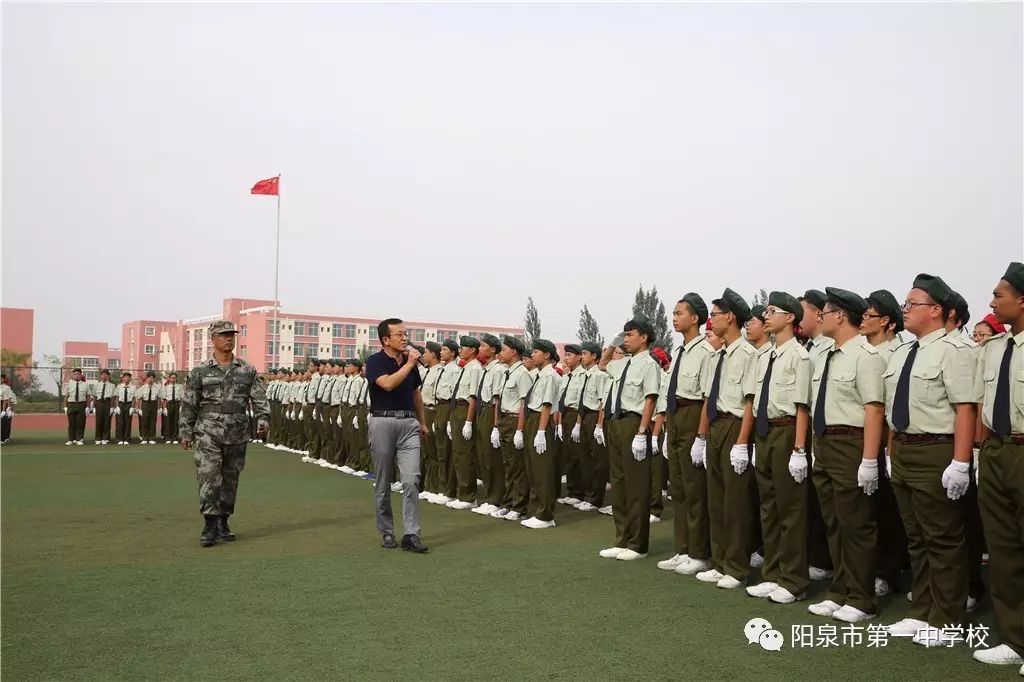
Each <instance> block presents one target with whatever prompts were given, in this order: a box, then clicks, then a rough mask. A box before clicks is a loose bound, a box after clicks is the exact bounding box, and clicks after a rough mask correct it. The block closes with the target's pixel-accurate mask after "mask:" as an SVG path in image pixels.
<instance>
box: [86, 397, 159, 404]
mask: <svg viewBox="0 0 1024 682" xmlns="http://www.w3.org/2000/svg"><path fill="white" fill-rule="evenodd" d="M108 400H112V398H111V397H110V396H109V395H108V396H107V397H106V398H96V402H98V403H105V402H107V401H108ZM167 402H171V401H170V400H168V401H167Z"/></svg>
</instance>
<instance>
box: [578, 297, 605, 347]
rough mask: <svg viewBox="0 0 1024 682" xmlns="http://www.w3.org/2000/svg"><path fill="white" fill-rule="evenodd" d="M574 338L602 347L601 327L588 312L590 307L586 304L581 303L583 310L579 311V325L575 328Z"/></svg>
mask: <svg viewBox="0 0 1024 682" xmlns="http://www.w3.org/2000/svg"><path fill="white" fill-rule="evenodd" d="M576 338H578V339H579V340H580V343H588V342H594V343H597V344H599V345H600V346H601V347H602V348H603V347H604V337H603V336H601V328H600V327H599V326H598V324H597V320H595V319H594V316H593V315H591V314H590V308H588V307H587V304H586V303H584V304H583V310H581V311H580V327H579V329H577V330H576Z"/></svg>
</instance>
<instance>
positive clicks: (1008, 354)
mask: <svg viewBox="0 0 1024 682" xmlns="http://www.w3.org/2000/svg"><path fill="white" fill-rule="evenodd" d="M1013 345H1014V344H1013V337H1012V336H1011V337H1010V338H1008V339H1006V350H1004V351H1003V361H1002V362H1001V363H999V377H998V378H997V379H996V397H995V400H994V401H993V403H992V432H993V433H995V434H996V435H997V436H1000V437H1002V436H1006V435H1008V434H1009V433H1010V360H1011V359H1012V358H1013Z"/></svg>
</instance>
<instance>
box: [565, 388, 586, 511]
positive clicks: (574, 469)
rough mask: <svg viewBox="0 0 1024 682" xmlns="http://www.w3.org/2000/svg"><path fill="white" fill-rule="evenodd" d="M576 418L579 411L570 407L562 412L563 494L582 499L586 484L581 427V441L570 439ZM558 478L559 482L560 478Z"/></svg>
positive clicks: (584, 494)
mask: <svg viewBox="0 0 1024 682" xmlns="http://www.w3.org/2000/svg"><path fill="white" fill-rule="evenodd" d="M578 418H579V412H578V411H577V410H575V409H573V408H571V407H567V408H566V409H565V412H563V413H562V463H563V468H564V470H565V496H566V497H571V498H573V499H576V500H581V501H582V500H583V499H584V498H585V497H586V496H587V490H586V488H587V484H586V480H585V479H584V477H583V447H582V440H583V439H582V435H583V434H582V431H583V429H582V427H580V432H581V433H580V435H581V438H580V441H581V442H580V443H577V442H575V441H574V440H573V439H572V429H573V427H574V426H576V420H577V419H578ZM558 480H559V483H561V478H559V479H558Z"/></svg>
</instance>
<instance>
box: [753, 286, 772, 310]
mask: <svg viewBox="0 0 1024 682" xmlns="http://www.w3.org/2000/svg"><path fill="white" fill-rule="evenodd" d="M755 305H763V306H767V305H768V292H767V291H765V290H764V289H758V290H757V293H755V294H754V295H753V297H751V299H750V307H751V308H753V307H754V306H755Z"/></svg>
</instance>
